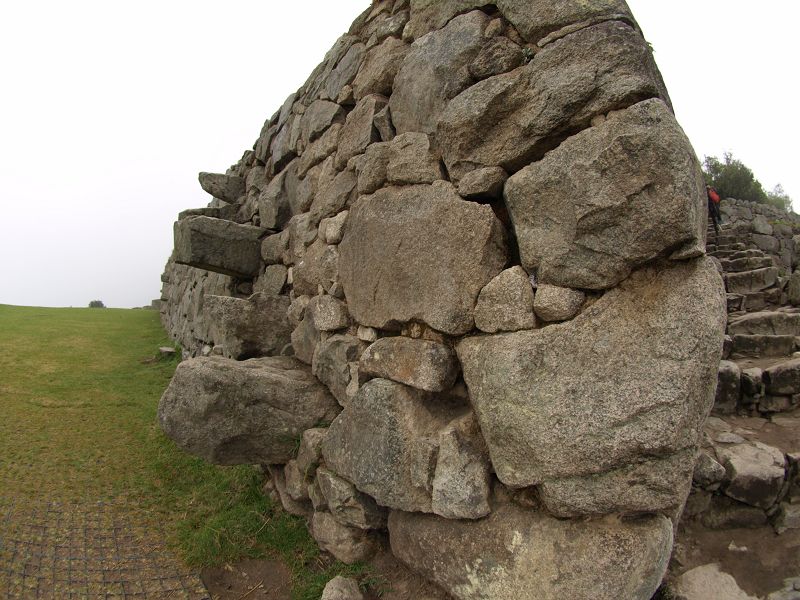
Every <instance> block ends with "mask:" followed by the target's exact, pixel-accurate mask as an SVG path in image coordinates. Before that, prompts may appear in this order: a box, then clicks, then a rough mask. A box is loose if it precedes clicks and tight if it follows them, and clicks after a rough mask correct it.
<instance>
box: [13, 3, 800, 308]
mask: <svg viewBox="0 0 800 600" xmlns="http://www.w3.org/2000/svg"><path fill="white" fill-rule="evenodd" d="M368 4H369V0H336V1H335V2H333V1H331V0H294V2H276V1H274V0H260V1H250V0H226V1H225V2H222V1H218V2H208V1H192V2H184V1H177V0H159V1H154V0H138V1H137V2H122V1H113V2H112V1H108V0H98V1H90V0H72V1H70V2H63V1H56V0H53V1H47V0H42V1H39V2H24V1H19V2H10V1H9V2H3V3H2V4H0V75H1V77H0V86H2V92H0V206H1V207H2V212H0V257H2V258H0V303H7V304H21V305H39V306H86V305H87V304H88V302H89V301H90V300H94V299H100V300H103V301H104V302H105V303H106V304H107V305H109V306H120V307H131V306H141V305H144V304H147V303H149V301H150V300H151V299H152V298H156V297H158V296H159V291H160V285H161V283H160V280H159V276H160V274H161V271H162V268H163V265H164V262H165V261H166V259H167V257H168V255H169V253H170V250H171V247H172V222H173V221H174V219H175V217H176V216H177V213H178V212H179V211H180V210H182V209H184V208H190V207H197V206H204V205H205V204H206V203H207V202H208V201H209V200H210V198H209V197H208V196H207V195H206V194H205V193H204V192H203V191H202V190H201V189H200V186H199V184H198V183H197V173H198V171H224V170H225V169H226V168H227V167H228V166H229V165H230V164H232V163H234V162H236V160H237V159H238V158H239V157H240V156H241V154H242V152H243V151H244V150H246V149H248V148H250V147H251V146H252V144H253V141H254V140H255V138H256V136H257V135H258V133H259V131H260V129H261V126H262V124H263V122H264V120H265V119H267V118H268V117H269V116H271V115H272V114H273V113H274V112H275V110H276V109H277V108H278V107H279V106H280V104H281V103H282V102H283V100H284V99H285V97H286V96H287V95H289V94H290V93H291V92H293V91H294V90H295V89H296V88H297V87H299V86H300V85H301V84H302V83H303V81H305V78H306V76H307V75H308V74H309V73H310V71H311V70H312V69H313V67H314V66H315V65H316V64H317V63H318V62H320V60H321V59H322V57H323V56H324V54H325V52H326V51H327V50H328V48H330V46H331V45H332V44H333V42H334V41H335V40H336V38H337V37H339V35H340V34H342V33H343V32H344V31H346V30H347V28H348V27H349V25H350V23H351V21H352V20H353V19H354V18H355V17H356V16H357V15H358V14H359V13H360V12H361V10H363V9H364V8H366V7H367V6H368ZM629 4H630V5H631V8H632V10H633V12H634V14H635V15H636V17H637V18H638V20H639V22H640V24H641V26H642V28H643V30H644V32H645V35H646V36H647V38H648V40H649V41H650V42H651V43H652V44H653V47H654V48H655V50H656V55H655V56H656V60H657V61H658V64H659V67H660V68H661V71H662V73H663V75H664V79H665V80H666V83H667V87H668V88H669V91H670V94H671V96H672V100H673V103H674V106H675V111H676V114H677V116H678V120H679V121H680V122H681V124H682V125H683V127H684V129H685V130H686V132H687V134H688V135H689V137H690V139H691V140H692V142H693V144H694V146H695V150H696V151H697V153H698V156H699V157H700V158H701V159H702V157H703V155H706V154H716V155H721V154H722V152H723V151H726V150H730V151H732V152H733V153H734V154H735V155H736V156H737V157H738V158H740V159H741V160H743V161H744V162H745V164H747V165H749V166H750V167H751V168H752V169H753V170H754V172H755V174H756V177H758V178H759V179H760V180H761V182H762V183H763V184H764V185H765V187H767V188H768V189H771V188H772V187H773V186H774V185H775V184H776V183H778V182H781V183H782V184H783V186H784V188H785V189H786V191H787V193H789V195H791V196H792V197H793V198H795V199H796V200H797V201H798V202H800V175H798V170H800V169H798V166H797V164H796V156H795V151H794V142H795V140H797V139H798V138H800V132H798V125H797V120H796V118H795V116H793V115H795V112H796V111H794V110H792V109H793V106H792V105H793V104H796V101H797V97H798V91H799V90H798V68H797V57H798V51H797V47H796V43H795V41H794V40H795V35H794V33H795V32H794V31H793V28H794V27H796V23H797V21H798V19H797V18H798V16H800V3H796V2H790V1H789V0H764V1H762V2H759V3H757V4H756V5H754V4H753V3H752V2H748V1H745V0H702V1H698V0H693V1H691V2H689V1H688V0H673V1H671V2H656V1H654V0H629Z"/></svg>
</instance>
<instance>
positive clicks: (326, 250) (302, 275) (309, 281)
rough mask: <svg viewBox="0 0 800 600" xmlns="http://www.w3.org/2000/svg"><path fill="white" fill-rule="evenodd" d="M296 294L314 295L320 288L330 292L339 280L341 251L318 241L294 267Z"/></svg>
mask: <svg viewBox="0 0 800 600" xmlns="http://www.w3.org/2000/svg"><path fill="white" fill-rule="evenodd" d="M293 274H294V281H293V285H294V291H295V293H296V294H304V295H309V296H311V295H314V294H316V293H317V291H318V290H319V286H322V288H323V289H324V290H326V291H328V290H329V289H330V287H331V285H333V283H334V282H335V281H337V280H338V278H339V249H338V248H337V247H336V246H332V245H329V244H325V243H324V242H323V241H322V240H316V241H315V242H314V243H313V244H311V246H310V247H309V248H308V250H307V251H306V252H305V254H304V255H303V257H302V258H301V259H300V260H299V262H298V263H297V264H296V265H295V266H294V269H293Z"/></svg>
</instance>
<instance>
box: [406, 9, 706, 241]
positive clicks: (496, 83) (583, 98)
mask: <svg viewBox="0 0 800 600" xmlns="http://www.w3.org/2000/svg"><path fill="white" fill-rule="evenodd" d="M413 55H414V52H413V50H412V52H411V53H409V56H408V57H407V58H406V62H408V61H409V60H410V58H411V57H412V56H413ZM565 65H569V68H565ZM402 73H403V71H402V70H401V72H400V74H399V75H398V80H399V79H400V77H401V76H402ZM397 86H398V82H397V81H396V82H395V87H396V90H397ZM395 96H397V91H395V94H393V95H392V100H391V103H392V104H391V106H392V114H393V115H394V114H395V113H394V107H395V104H396V101H395ZM646 98H662V99H665V100H667V94H666V90H665V89H664V86H663V82H662V81H661V76H660V75H659V73H658V70H657V69H656V66H655V63H654V62H653V58H652V56H651V53H650V50H649V49H648V47H647V45H646V43H645V41H644V39H643V38H642V37H641V36H640V35H639V34H638V33H637V32H636V31H635V30H634V29H632V28H631V27H629V26H627V25H625V24H623V23H620V22H607V23H601V24H599V25H595V26H593V27H588V28H586V29H582V30H580V31H578V32H577V33H574V34H572V35H569V36H567V37H565V38H564V39H562V40H559V41H558V42H556V43H554V44H552V45H550V46H548V47H547V48H545V49H544V50H542V51H541V52H539V53H537V54H536V56H535V57H534V58H533V60H531V62H530V63H528V64H527V65H524V66H522V67H519V68H517V69H514V70H513V71H511V72H509V73H504V74H502V75H497V76H495V77H490V78H489V79H484V80H483V81H481V82H479V83H477V84H475V85H473V86H472V87H469V88H467V89H465V91H463V92H462V93H461V94H459V95H458V96H455V97H454V98H453V100H451V101H450V102H449V103H448V104H447V107H446V109H445V110H444V112H442V114H441V119H440V120H439V124H438V128H437V131H436V135H437V138H438V140H439V145H440V147H441V148H442V152H443V158H444V161H445V164H446V165H447V170H448V171H449V173H450V176H451V177H452V178H453V179H454V180H456V181H457V180H459V179H461V177H463V176H464V175H466V174H467V173H468V172H469V171H472V170H474V169H476V168H479V167H490V166H497V165H499V166H501V167H503V168H504V169H505V170H506V171H509V172H514V171H517V170H519V169H520V168H521V167H524V166H525V165H527V164H529V163H530V162H531V161H533V160H536V159H537V158H539V157H541V156H542V155H543V154H544V153H545V152H546V151H547V150H550V149H551V148H552V147H553V146H554V145H555V143H556V142H558V141H561V140H562V139H563V138H564V137H566V136H567V135H568V134H569V133H574V132H575V131H578V130H580V129H583V128H584V127H587V126H588V125H589V123H590V121H591V120H592V118H593V117H594V116H596V115H604V114H606V113H608V112H609V111H613V110H617V109H620V108H624V107H626V106H630V105H632V104H634V103H636V102H639V101H641V100H644V99H646ZM689 147H690V146H689ZM690 154H691V151H690ZM683 160H684V161H685V160H689V158H688V157H684V158H683ZM675 171H676V173H683V172H684V169H683V167H679V168H677V169H676V170H675ZM581 195H584V194H581ZM703 228H705V222H703Z"/></svg>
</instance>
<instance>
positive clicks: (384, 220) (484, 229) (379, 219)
mask: <svg viewBox="0 0 800 600" xmlns="http://www.w3.org/2000/svg"><path fill="white" fill-rule="evenodd" d="M339 248H340V259H339V272H340V276H341V280H342V284H343V286H344V291H345V295H346V296H347V301H348V307H349V309H350V313H351V315H353V317H354V318H355V319H356V321H358V322H359V323H360V324H362V325H367V326H370V327H377V328H380V329H391V328H393V327H394V326H396V325H397V324H401V323H404V322H409V321H422V322H425V323H427V324H428V325H430V326H431V327H433V328H434V329H437V330H439V331H442V332H444V333H448V334H451V335H459V334H463V333H466V332H467V331H469V330H470V329H471V328H472V325H473V309H474V306H475V302H476V300H477V297H478V293H479V292H480V290H481V289H482V288H483V286H484V285H485V284H486V283H488V282H489V281H490V280H491V279H492V278H493V277H494V276H495V275H497V274H498V273H499V272H500V270H501V269H502V268H503V265H504V264H505V261H506V247H505V241H504V232H503V227H502V224H501V223H500V222H499V221H498V220H497V218H496V217H495V216H494V213H493V212H492V210H491V208H489V207H488V206H482V205H478V204H475V203H472V202H464V201H463V200H462V199H461V198H460V197H459V196H458V195H457V194H455V192H453V191H452V190H450V189H447V188H445V187H439V186H407V187H403V188H384V189H382V190H379V191H378V192H376V193H375V194H372V195H370V196H362V197H361V198H359V200H358V201H357V202H356V203H355V204H354V205H353V207H352V208H351V210H350V215H349V217H348V226H347V231H346V233H345V236H344V239H343V240H342V243H341V244H340V245H339Z"/></svg>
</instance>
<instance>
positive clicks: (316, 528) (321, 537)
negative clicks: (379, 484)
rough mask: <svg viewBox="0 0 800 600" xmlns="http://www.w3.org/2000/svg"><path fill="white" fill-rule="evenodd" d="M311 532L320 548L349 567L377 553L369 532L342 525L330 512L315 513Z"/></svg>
mask: <svg viewBox="0 0 800 600" xmlns="http://www.w3.org/2000/svg"><path fill="white" fill-rule="evenodd" d="M310 531H311V536H312V537H313V538H314V539H315V540H316V542H317V544H319V547H320V548H322V549H323V550H325V551H326V552H330V553H331V554H332V555H333V556H334V557H335V558H336V559H337V560H340V561H342V562H343V563H345V564H347V565H352V564H353V563H355V562H359V561H362V560H366V559H367V558H369V557H370V556H371V555H372V554H373V553H374V552H375V548H376V544H375V542H374V540H373V539H372V538H371V537H369V535H368V534H367V532H365V531H363V530H361V529H358V528H356V527H348V526H347V525H342V524H341V523H339V521H337V520H336V519H335V518H334V517H333V515H331V514H330V513H328V512H315V513H314V516H313V517H312V519H311V527H310Z"/></svg>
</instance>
